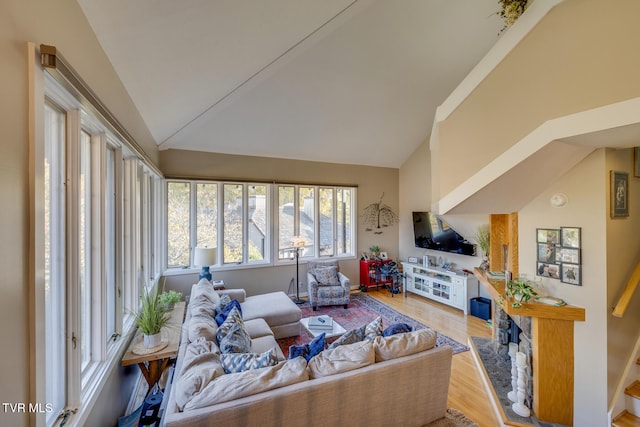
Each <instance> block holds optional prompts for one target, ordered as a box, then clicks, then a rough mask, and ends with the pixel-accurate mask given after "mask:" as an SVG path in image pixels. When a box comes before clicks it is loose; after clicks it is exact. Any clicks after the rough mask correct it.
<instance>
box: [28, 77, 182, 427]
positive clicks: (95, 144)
mask: <svg viewBox="0 0 640 427" xmlns="http://www.w3.org/2000/svg"><path fill="white" fill-rule="evenodd" d="M45 97H46V99H45V102H44V105H43V108H44V114H43V118H44V123H43V130H44V138H43V140H42V141H41V144H42V147H41V152H42V157H41V160H40V163H39V164H37V168H38V171H37V172H36V173H38V174H41V175H42V177H43V180H42V181H43V182H42V190H39V191H36V192H35V194H34V196H35V197H36V201H35V204H36V205H37V206H42V209H41V210H40V209H38V210H36V211H35V215H36V216H37V218H36V220H35V221H36V222H37V223H39V224H42V230H43V236H42V237H41V238H40V236H35V239H36V240H35V242H36V244H37V245H41V250H39V251H38V252H39V253H42V254H43V257H42V258H43V259H42V262H41V263H38V264H37V265H36V270H37V271H36V277H43V284H44V286H43V292H44V293H43V295H42V297H43V309H44V314H43V315H42V320H43V322H42V324H43V325H44V329H45V330H44V333H43V334H42V343H41V344H39V345H38V347H37V348H38V349H41V350H39V351H42V357H41V358H40V359H41V360H42V361H43V366H42V368H40V367H38V372H41V371H42V372H44V374H43V375H42V376H38V379H37V381H42V382H41V385H39V387H40V386H41V387H42V389H43V393H44V396H45V401H46V402H47V403H48V404H49V403H50V404H51V408H50V409H51V411H47V413H46V415H45V419H46V425H48V426H50V425H59V424H60V423H62V422H63V420H65V421H64V422H65V423H66V424H67V425H82V423H83V418H82V417H83V416H86V411H84V409H87V408H90V407H91V406H92V405H93V404H94V403H95V399H96V398H97V395H98V392H97V390H99V385H101V384H103V383H104V382H105V381H106V379H107V378H108V376H109V375H111V374H113V371H110V370H113V369H114V367H117V364H116V363H113V361H115V360H118V358H119V357H120V356H121V354H122V351H123V346H124V345H125V344H126V340H124V339H123V338H122V336H123V335H125V333H128V332H129V330H130V329H131V327H132V325H133V321H132V316H131V312H132V311H133V310H136V309H137V307H138V301H139V298H138V296H139V294H140V291H141V288H140V287H141V286H146V285H149V284H150V283H151V282H150V280H152V279H155V278H157V277H159V274H160V272H161V267H162V266H161V262H158V261H156V259H158V258H157V253H160V252H161V251H162V249H161V246H160V244H161V242H162V239H161V238H160V236H159V233H160V232H161V230H162V229H161V227H159V226H158V224H160V223H161V219H160V215H159V214H158V212H159V211H160V209H158V207H160V206H161V204H160V201H161V199H162V197H163V194H162V192H161V185H160V184H161V177H160V176H158V175H157V174H156V173H155V172H154V171H153V170H151V169H150V167H149V166H148V165H145V164H144V162H142V161H141V160H139V158H138V156H136V155H135V153H134V152H132V151H131V149H130V148H129V147H128V146H127V145H126V144H124V143H123V142H122V141H121V140H120V139H119V138H118V136H117V134H115V133H113V132H112V130H111V129H110V128H109V127H108V126H107V125H105V124H104V123H103V122H102V121H101V118H98V117H96V116H95V115H94V114H93V113H92V112H91V111H90V110H86V109H85V108H84V107H83V106H82V105H80V103H79V102H78V101H77V99H76V98H75V97H74V96H71V95H70V94H69V93H67V92H66V91H65V90H64V89H62V88H61V87H60V86H59V85H58V84H57V83H56V82H55V81H53V79H51V78H49V77H45ZM187 256H188V252H187ZM38 289H39V288H38ZM73 414H76V415H73Z"/></svg>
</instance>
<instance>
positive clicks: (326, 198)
mask: <svg viewBox="0 0 640 427" xmlns="http://www.w3.org/2000/svg"><path fill="white" fill-rule="evenodd" d="M318 195H319V196H320V256H331V255H333V254H334V250H333V189H332V188H321V189H320V190H319V192H318Z"/></svg>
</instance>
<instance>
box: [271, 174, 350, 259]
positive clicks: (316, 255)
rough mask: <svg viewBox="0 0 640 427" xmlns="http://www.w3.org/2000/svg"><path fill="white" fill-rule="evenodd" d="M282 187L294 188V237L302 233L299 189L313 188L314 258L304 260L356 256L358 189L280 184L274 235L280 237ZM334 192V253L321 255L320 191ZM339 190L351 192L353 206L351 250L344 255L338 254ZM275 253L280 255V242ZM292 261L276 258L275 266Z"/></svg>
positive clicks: (276, 191) (275, 209)
mask: <svg viewBox="0 0 640 427" xmlns="http://www.w3.org/2000/svg"><path fill="white" fill-rule="evenodd" d="M280 187H293V188H294V196H293V200H294V208H293V210H294V233H295V234H294V235H298V233H300V214H299V212H300V197H299V194H300V193H299V189H300V188H313V189H314V191H313V197H314V205H313V208H314V221H313V226H314V228H315V229H314V236H315V238H314V248H313V252H312V253H313V254H314V255H313V256H304V255H303V257H302V258H305V259H320V258H337V259H342V258H353V257H355V256H356V245H357V242H356V227H357V221H356V206H357V199H356V197H357V187H352V186H327V185H311V184H287V183H278V184H276V185H275V188H274V191H273V192H274V203H273V204H274V215H273V218H274V228H275V232H274V234H275V235H277V236H279V233H280V231H279V230H280V224H279V215H278V210H279V208H280V206H279V199H278V194H279V188H280ZM321 189H322V190H327V189H329V190H332V191H333V201H334V203H333V206H332V210H333V215H332V224H333V252H332V254H330V255H320V237H321V236H320V190H321ZM338 189H346V190H350V191H351V204H350V207H349V209H350V211H351V226H350V233H351V236H352V238H351V245H350V246H351V248H350V250H349V251H347V252H346V253H344V254H337V243H338V242H337V236H338V234H337V226H338V225H337V220H336V218H337V216H338V215H337V210H338V205H337V203H335V202H336V201H337V190H338ZM274 253H275V254H279V246H278V241H275V242H274ZM290 262H291V261H290V259H289V258H281V259H280V258H278V257H276V259H275V264H289V263H290Z"/></svg>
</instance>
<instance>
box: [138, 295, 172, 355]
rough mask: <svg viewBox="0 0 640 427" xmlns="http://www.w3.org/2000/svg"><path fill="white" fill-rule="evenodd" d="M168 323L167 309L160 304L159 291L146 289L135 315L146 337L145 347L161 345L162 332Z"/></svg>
mask: <svg viewBox="0 0 640 427" xmlns="http://www.w3.org/2000/svg"><path fill="white" fill-rule="evenodd" d="M168 321H169V314H168V313H167V307H166V306H164V305H162V304H161V303H160V295H159V294H158V291H157V290H148V289H146V288H145V290H144V292H143V294H142V296H141V297H140V308H139V309H138V311H137V312H136V313H135V322H136V325H137V326H138V328H140V331H141V332H142V334H143V335H144V346H145V347H147V348H152V347H156V346H158V345H159V344H160V342H161V340H162V337H161V333H160V332H161V330H162V327H163V326H164V325H166V324H167V322H168Z"/></svg>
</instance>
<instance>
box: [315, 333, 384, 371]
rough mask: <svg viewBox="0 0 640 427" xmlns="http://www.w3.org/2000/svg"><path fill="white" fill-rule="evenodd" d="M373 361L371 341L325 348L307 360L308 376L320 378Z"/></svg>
mask: <svg viewBox="0 0 640 427" xmlns="http://www.w3.org/2000/svg"><path fill="white" fill-rule="evenodd" d="M374 362H375V352H374V351H373V342H372V341H367V340H365V341H360V342H357V343H353V344H346V345H341V346H339V347H336V348H334V349H330V350H325V351H323V352H321V353H320V354H318V355H317V356H316V357H314V358H313V359H311V360H310V361H309V364H308V365H307V369H308V370H309V378H321V377H326V376H329V375H335V374H340V373H343V372H348V371H352V370H354V369H358V368H363V367H365V366H369V365H371V364H373V363H374Z"/></svg>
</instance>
